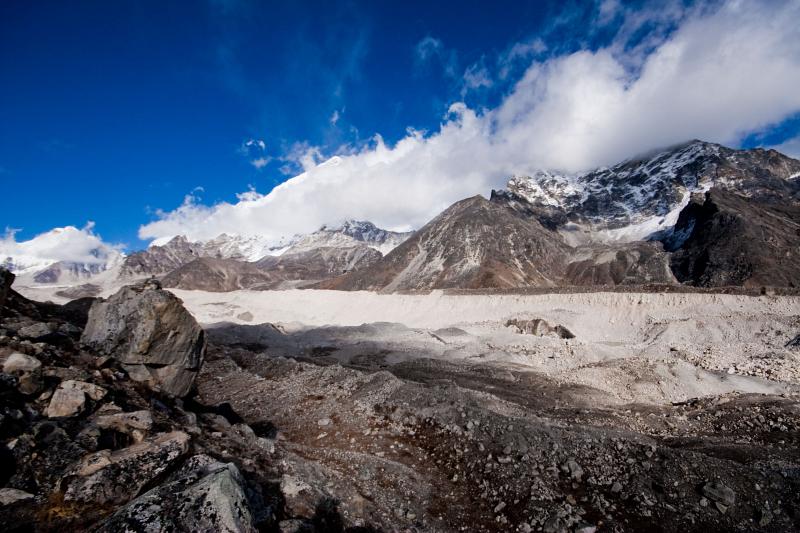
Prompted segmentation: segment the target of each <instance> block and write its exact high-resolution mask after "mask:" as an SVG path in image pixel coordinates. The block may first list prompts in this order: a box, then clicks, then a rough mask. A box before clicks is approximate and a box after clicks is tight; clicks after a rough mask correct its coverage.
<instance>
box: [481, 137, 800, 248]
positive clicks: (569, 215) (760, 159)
mask: <svg viewBox="0 0 800 533" xmlns="http://www.w3.org/2000/svg"><path fill="white" fill-rule="evenodd" d="M799 177H800V161H798V160H795V159H792V158H790V157H787V156H785V155H783V154H781V153H779V152H776V151H775V150H763V149H760V148H758V149H754V150H734V149H731V148H726V147H724V146H721V145H719V144H713V143H708V142H703V141H692V142H689V143H686V144H683V145H679V146H677V147H673V148H670V149H666V150H661V151H657V152H656V153H654V154H649V155H646V156H643V157H637V158H634V159H631V160H628V161H625V162H622V163H620V164H618V165H615V166H613V167H610V168H600V169H597V170H593V171H590V172H585V173H581V174H575V175H567V174H559V173H552V172H540V173H537V174H535V175H533V176H516V177H514V178H512V179H511V180H510V181H509V183H508V186H507V189H506V190H505V191H495V192H494V193H493V199H494V200H495V201H497V202H501V203H505V204H507V205H509V206H511V207H513V208H515V209H519V210H520V211H522V212H525V213H528V214H529V215H530V216H534V217H536V218H537V219H538V220H539V221H540V222H542V224H544V225H545V226H547V227H550V228H552V229H557V230H559V232H561V233H562V235H564V236H565V239H566V240H567V242H569V243H571V244H580V243H585V242H611V241H635V240H646V239H648V238H652V237H653V236H657V235H654V234H657V233H658V232H669V231H670V228H671V227H672V226H674V224H675V223H676V222H677V218H678V215H679V213H680V211H681V210H682V209H683V208H684V207H685V206H686V205H687V204H688V202H689V198H690V197H691V195H692V194H693V193H697V192H705V191H707V190H709V189H711V188H712V187H717V188H720V189H725V190H728V191H732V192H735V193H737V194H741V195H743V196H746V197H748V198H749V197H753V198H772V199H776V200H778V199H780V198H784V199H788V198H794V199H795V201H796V200H797V198H798V186H797V183H798V178H799ZM787 194H788V197H787V196H786V195H787Z"/></svg>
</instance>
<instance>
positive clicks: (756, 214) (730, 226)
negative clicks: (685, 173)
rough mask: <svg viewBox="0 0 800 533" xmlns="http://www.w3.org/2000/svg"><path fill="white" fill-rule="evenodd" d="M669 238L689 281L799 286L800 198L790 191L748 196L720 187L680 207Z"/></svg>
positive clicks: (678, 268)
mask: <svg viewBox="0 0 800 533" xmlns="http://www.w3.org/2000/svg"><path fill="white" fill-rule="evenodd" d="M795 194H796V193H795ZM667 243H668V244H671V245H672V246H673V247H674V248H675V250H674V254H673V255H672V258H671V262H672V269H673V271H674V272H675V275H676V276H677V278H678V279H679V280H680V281H682V282H685V283H690V284H692V285H698V286H702V287H720V286H728V285H740V286H745V287H758V286H782V287H797V286H800V202H796V201H795V202H792V201H791V196H788V197H787V198H780V199H776V198H774V197H770V196H767V197H764V196H753V197H746V196H743V195H741V194H737V193H735V192H732V191H730V190H727V189H723V188H716V187H715V188H713V189H711V190H710V191H709V192H708V193H706V194H705V195H702V196H696V197H694V198H693V199H692V201H691V202H690V203H689V205H688V206H687V207H686V208H685V209H684V210H683V211H681V215H680V218H679V219H678V223H677V225H676V226H675V232H674V235H673V239H671V240H667Z"/></svg>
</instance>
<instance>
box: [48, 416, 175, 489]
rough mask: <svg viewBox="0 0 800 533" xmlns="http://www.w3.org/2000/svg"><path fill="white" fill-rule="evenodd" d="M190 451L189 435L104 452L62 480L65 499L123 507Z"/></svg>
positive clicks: (88, 458)
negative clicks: (121, 505)
mask: <svg viewBox="0 0 800 533" xmlns="http://www.w3.org/2000/svg"><path fill="white" fill-rule="evenodd" d="M188 450H189V435H187V434H186V433H184V432H182V431H173V432H171V433H161V434H159V435H155V436H154V437H152V438H150V439H147V440H145V441H143V442H140V443H138V444H134V445H132V446H128V447H127V448H123V449H121V450H117V451H114V452H112V451H110V450H101V451H99V452H95V453H91V454H89V455H87V456H86V457H84V458H83V459H82V460H81V461H79V462H78V464H76V465H73V466H72V468H70V469H69V471H68V472H67V474H66V475H65V476H64V477H63V478H62V480H61V487H62V489H63V490H64V500H65V501H74V502H81V503H96V504H112V503H113V504H122V503H125V502H127V501H129V500H130V499H131V498H133V497H135V496H136V495H137V494H138V493H139V491H140V490H141V489H142V488H143V487H144V486H145V485H147V484H148V483H150V482H151V481H153V480H154V479H156V478H157V477H158V476H160V475H162V474H163V473H164V472H166V471H167V470H168V469H169V468H170V467H172V466H173V465H174V464H175V463H176V462H177V460H178V459H180V458H181V457H182V456H183V455H184V454H186V452H187V451H188Z"/></svg>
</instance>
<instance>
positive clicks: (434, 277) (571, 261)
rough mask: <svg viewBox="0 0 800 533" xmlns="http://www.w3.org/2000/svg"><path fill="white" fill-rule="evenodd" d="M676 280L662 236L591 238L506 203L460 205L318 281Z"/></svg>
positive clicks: (425, 285)
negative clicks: (574, 243) (657, 239)
mask: <svg viewBox="0 0 800 533" xmlns="http://www.w3.org/2000/svg"><path fill="white" fill-rule="evenodd" d="M643 283H675V278H674V276H673V275H672V273H671V271H670V268H669V258H668V255H667V254H666V253H665V252H664V250H663V247H662V246H661V244H660V243H647V242H638V243H629V244H616V245H584V246H581V247H578V248H573V247H570V246H569V245H567V244H566V243H565V242H564V239H563V238H562V237H561V235H560V234H559V233H558V232H556V231H553V230H550V229H547V228H545V227H544V226H542V225H541V224H540V223H539V222H538V221H536V220H535V219H534V218H531V217H525V216H521V215H520V213H519V212H517V211H515V210H513V209H509V208H508V207H507V206H506V205H503V204H500V203H496V202H490V201H488V200H486V199H485V198H483V197H482V196H475V197H473V198H468V199H466V200H462V201H460V202H457V203H455V204H453V205H452V206H451V207H449V208H447V209H446V210H445V211H444V212H443V213H441V214H440V215H439V216H437V217H436V218H434V219H433V220H432V221H431V222H430V223H428V224H426V225H425V226H423V227H422V228H421V229H420V230H419V231H418V232H417V233H416V234H415V235H414V236H413V237H411V238H410V239H409V240H407V241H406V242H404V243H403V244H401V245H400V246H398V247H397V248H396V249H395V250H393V251H392V252H391V253H389V254H388V255H387V256H386V257H384V258H383V259H381V260H380V261H378V262H376V263H375V264H374V265H372V266H370V267H368V268H366V269H363V270H359V271H356V272H352V273H350V274H348V275H345V276H341V277H339V278H335V279H332V280H329V281H326V282H322V283H321V284H319V287H321V288H328V289H341V290H383V291H397V290H415V289H417V290H418V289H446V288H464V289H471V288H522V287H556V286H564V285H586V286H610V285H622V284H643Z"/></svg>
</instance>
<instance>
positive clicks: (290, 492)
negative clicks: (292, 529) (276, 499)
mask: <svg viewBox="0 0 800 533" xmlns="http://www.w3.org/2000/svg"><path fill="white" fill-rule="evenodd" d="M280 488H281V493H282V494H283V497H284V500H285V506H286V511H287V513H288V514H289V516H313V515H314V513H315V511H316V506H317V503H318V502H319V501H321V500H322V498H323V497H324V495H323V494H322V493H321V492H320V491H318V490H317V489H315V488H314V487H312V486H311V485H309V484H308V483H306V482H305V481H303V480H301V479H299V478H297V477H295V476H291V475H289V474H284V475H283V477H282V478H281V485H280Z"/></svg>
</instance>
